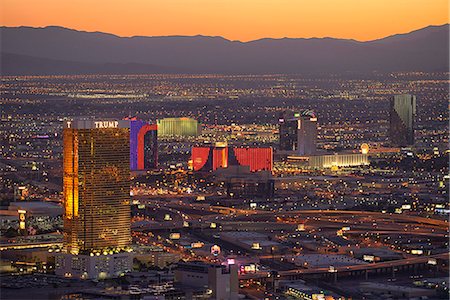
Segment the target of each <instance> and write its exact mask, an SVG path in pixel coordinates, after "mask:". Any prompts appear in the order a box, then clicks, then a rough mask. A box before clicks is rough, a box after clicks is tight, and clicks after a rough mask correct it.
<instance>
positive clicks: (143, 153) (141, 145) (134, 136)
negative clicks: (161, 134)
mask: <svg viewBox="0 0 450 300" xmlns="http://www.w3.org/2000/svg"><path fill="white" fill-rule="evenodd" d="M157 166H158V130H157V125H156V124H148V123H146V122H143V121H139V120H131V121H130V169H131V170H132V171H137V170H148V169H154V168H156V167H157Z"/></svg>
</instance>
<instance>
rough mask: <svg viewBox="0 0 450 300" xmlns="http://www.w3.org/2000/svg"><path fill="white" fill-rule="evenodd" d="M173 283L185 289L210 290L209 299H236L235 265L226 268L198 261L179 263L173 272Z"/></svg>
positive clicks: (236, 271)
mask: <svg viewBox="0 0 450 300" xmlns="http://www.w3.org/2000/svg"><path fill="white" fill-rule="evenodd" d="M175 282H179V283H180V284H182V285H183V286H187V287H198V288H208V289H210V290H211V295H210V296H211V297H210V298H209V299H216V300H237V299H238V291H239V280H238V266H237V265H229V266H228V267H226V266H223V265H215V264H208V263H204V262H198V261H193V262H185V263H179V264H178V267H177V269H176V270H175Z"/></svg>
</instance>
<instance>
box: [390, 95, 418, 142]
mask: <svg viewBox="0 0 450 300" xmlns="http://www.w3.org/2000/svg"><path fill="white" fill-rule="evenodd" d="M389 113H390V117H389V138H390V141H391V145H392V146H396V147H407V146H412V145H414V121H415V116H416V96H414V95H407V94H405V95H395V96H393V97H392V98H391V102H390V109H389Z"/></svg>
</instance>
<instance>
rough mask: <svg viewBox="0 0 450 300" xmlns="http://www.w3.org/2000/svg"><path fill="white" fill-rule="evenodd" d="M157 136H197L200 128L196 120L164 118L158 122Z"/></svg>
mask: <svg viewBox="0 0 450 300" xmlns="http://www.w3.org/2000/svg"><path fill="white" fill-rule="evenodd" d="M157 124H158V135H159V136H197V135H199V134H201V128H200V125H199V123H198V122H197V120H194V119H191V118H165V119H161V120H158V123H157Z"/></svg>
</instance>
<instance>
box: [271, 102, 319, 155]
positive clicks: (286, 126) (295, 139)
mask: <svg viewBox="0 0 450 300" xmlns="http://www.w3.org/2000/svg"><path fill="white" fill-rule="evenodd" d="M279 125H280V128H279V129H280V136H279V138H280V150H282V151H294V152H295V153H296V154H298V155H312V154H314V153H315V152H316V148H317V117H316V115H315V113H314V112H313V111H311V110H305V111H302V112H294V113H293V112H285V113H284V114H283V115H282V116H281V117H280V119H279Z"/></svg>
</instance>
